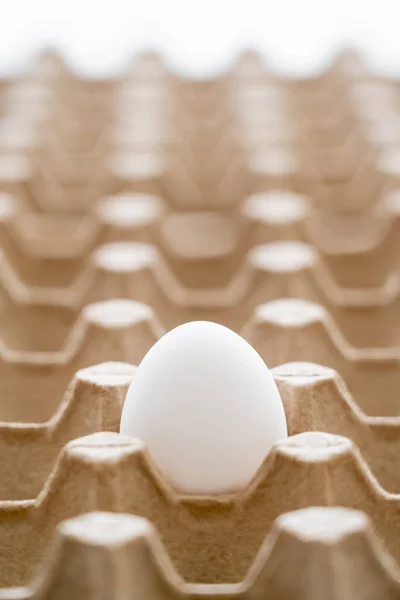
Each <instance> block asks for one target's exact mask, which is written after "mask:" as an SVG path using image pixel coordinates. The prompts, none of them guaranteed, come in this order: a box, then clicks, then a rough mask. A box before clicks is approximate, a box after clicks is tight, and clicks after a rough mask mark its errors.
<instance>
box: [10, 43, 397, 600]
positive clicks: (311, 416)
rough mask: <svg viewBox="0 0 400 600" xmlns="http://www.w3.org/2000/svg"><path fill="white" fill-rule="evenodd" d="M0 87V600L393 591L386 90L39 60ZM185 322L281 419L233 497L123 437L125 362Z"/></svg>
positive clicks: (352, 78) (393, 214) (392, 291)
mask: <svg viewBox="0 0 400 600" xmlns="http://www.w3.org/2000/svg"><path fill="white" fill-rule="evenodd" d="M0 88H1V89H0V189H1V192H2V196H1V198H0V209H1V220H0V245H1V249H2V253H1V269H0V308H1V312H0V374H1V377H0V380H1V381H2V382H3V384H2V385H0V421H1V422H0V447H1V456H2V457H3V459H2V461H0V542H1V547H2V548H3V551H2V552H0V587H3V588H6V589H4V590H0V599H1V598H4V599H5V598H10V599H11V598H17V597H18V598H21V599H22V598H28V597H29V598H35V597H36V598H47V597H48V598H52V599H54V598H63V597H70V596H71V597H72V596H74V597H75V596H76V597H77V598H79V597H81V596H82V594H83V595H85V597H87V594H88V593H90V594H91V595H93V597H100V595H104V594H106V595H107V597H109V598H110V599H112V598H118V597H122V595H123V596H124V597H133V596H134V595H135V594H137V589H140V590H141V595H142V596H146V594H148V595H149V597H150V596H157V597H159V598H160V599H162V598H164V597H165V598H167V597H168V598H171V597H178V596H179V597H181V598H182V596H183V597H185V596H190V597H191V598H193V597H194V596H212V597H219V596H224V597H225V598H226V597H227V596H228V597H231V596H232V598H233V597H237V596H241V597H244V598H250V597H251V598H254V597H260V598H261V597H262V598H266V599H267V600H269V599H271V600H272V599H274V600H278V599H283V600H286V599H287V600H301V599H303V598H307V599H309V598H311V597H314V596H315V597H319V598H321V597H322V598H327V599H328V598H332V600H333V599H335V600H336V598H339V597H340V598H342V597H343V595H344V594H345V593H347V594H348V595H349V597H350V596H351V597H352V598H353V597H354V598H355V599H357V600H358V598H360V600H361V599H367V598H368V600H370V599H372V598H380V599H381V598H382V599H383V600H386V598H387V599H388V600H389V599H390V600H391V599H392V598H398V597H400V592H399V589H400V587H399V581H400V576H399V570H398V569H399V568H400V567H399V566H398V564H399V561H400V545H399V542H398V539H399V531H398V525H397V521H398V519H397V513H398V510H399V499H400V495H399V494H400V480H399V477H398V475H397V472H398V458H397V457H398V454H399V452H398V450H399V449H398V447H397V446H398V444H397V437H398V428H399V424H398V419H399V416H398V415H399V414H400V412H399V401H398V397H397V396H398V394H397V390H398V384H399V381H398V378H399V376H398V373H397V372H398V371H399V368H398V367H399V364H398V363H399V358H400V354H399V348H400V343H399V331H398V327H397V325H396V323H397V321H398V319H397V307H398V297H399V296H400V294H399V291H398V286H399V284H398V259H397V253H398V250H399V248H398V246H399V242H398V228H399V223H398V222H399V219H398V207H399V202H398V191H397V189H398V184H399V183H400V182H399V181H398V171H397V170H396V144H397V143H398V139H399V140H400V136H399V138H397V137H396V135H397V134H396V131H397V132H398V131H399V128H398V127H397V126H396V123H397V120H398V116H397V104H396V103H397V95H398V84H397V82H394V81H389V80H386V79H384V78H382V77H378V76H376V75H374V74H373V73H372V72H371V71H370V70H369V68H368V65H366V64H365V63H363V61H362V60H361V59H360V57H358V56H357V55H354V54H353V55H352V54H343V55H342V56H341V57H339V58H338V59H337V60H336V61H335V63H334V64H333V65H332V66H331V68H329V69H328V70H327V71H326V73H325V74H323V75H321V76H318V77H316V78H314V79H309V80H302V81H296V80H288V79H285V78H281V77H279V76H278V75H277V74H276V73H273V72H272V71H270V70H269V69H268V68H267V67H266V65H265V64H264V63H263V62H262V61H261V60H260V58H259V57H258V56H257V55H256V54H252V53H247V54H244V55H242V56H241V57H240V58H239V59H238V60H237V61H236V63H235V64H234V65H233V66H232V68H231V69H230V70H229V71H227V72H226V73H225V74H223V75H221V76H220V77H218V78H216V79H214V80H210V81H203V82H193V81H190V80H185V79H184V78H183V77H181V76H178V75H177V74H176V73H174V72H173V71H172V70H171V69H169V68H168V67H167V65H166V63H165V62H164V61H163V60H162V58H161V57H159V56H157V55H155V54H151V53H148V54H146V55H142V56H141V57H139V58H138V59H137V60H136V61H134V62H133V63H132V64H130V65H128V67H127V68H126V69H125V71H124V72H123V73H122V74H121V76H120V77H118V78H114V79H109V80H101V81H88V80H85V79H84V78H82V77H79V76H77V75H76V74H74V73H72V72H71V71H70V70H69V69H68V67H67V66H66V64H65V63H64V62H63V61H62V60H61V59H60V57H58V56H57V55H56V54H54V53H53V54H52V53H48V54H45V55H44V56H43V57H42V58H41V60H39V61H38V62H37V63H36V64H35V65H34V66H33V68H31V70H30V71H28V72H27V73H26V74H25V75H24V76H23V77H22V78H21V80H19V81H15V80H14V81H7V82H3V84H2V85H0ZM10 98H11V99H12V102H11V101H10ZM11 109H12V110H11ZM192 319H210V320H216V321H218V322H221V323H224V324H226V325H228V326H230V327H232V328H234V329H236V330H237V331H239V332H241V333H242V335H244V337H246V338H247V339H248V340H249V341H250V342H251V343H252V344H253V345H254V346H255V347H256V349H257V350H258V351H259V352H260V354H261V355H262V357H263V358H264V359H265V361H266V362H267V364H268V365H269V366H270V367H276V368H275V369H274V377H275V380H276V382H277V384H278V387H279V390H280V393H281V396H282V399H283V402H284V406H285V411H286V414H287V419H288V426H289V433H290V434H291V437H290V438H288V439H287V440H283V441H282V442H280V443H279V444H277V445H276V446H275V447H274V448H273V449H272V451H271V452H270V453H269V454H268V456H267V457H266V458H265V461H264V463H263V465H262V467H261V468H260V470H259V471H258V473H256V474H255V477H254V479H253V481H252V482H251V483H250V484H249V486H248V487H247V488H246V489H245V490H244V491H243V492H241V493H239V494H236V495H233V496H228V495H227V496H223V497H202V498H200V497H194V496H182V495H180V494H177V493H176V492H175V491H174V490H173V489H172V488H171V486H170V485H169V483H168V482H167V481H166V479H165V477H164V476H163V474H162V473H160V471H159V470H158V468H157V466H156V465H155V464H154V463H153V461H152V459H151V457H150V456H149V455H148V453H147V451H146V448H145V447H144V446H143V444H142V443H141V442H139V441H138V440H133V439H131V438H125V437H123V436H121V435H119V434H118V433H117V431H118V428H119V417H120V411H121V406H122V402H123V398H124V395H125V393H126V389H127V386H128V385H129V382H130V380H131V378H132V376H133V374H134V367H132V366H130V365H129V364H125V363H131V364H134V365H135V364H138V363H139V362H140V360H141V358H142V357H143V355H144V354H145V353H146V351H147V350H148V349H149V348H150V347H151V345H152V344H153V343H154V342H155V341H156V340H157V339H158V338H159V337H160V336H161V335H162V334H163V332H164V331H165V330H166V329H170V328H171V327H173V326H174V325H177V324H179V323H182V322H185V321H188V320H192ZM110 361H114V362H111V363H110ZM299 361H303V362H299ZM304 361H307V362H304ZM98 363H100V364H98ZM283 363H286V364H283ZM310 363H312V364H310ZM91 365H97V366H96V367H91ZM279 365H281V366H279ZM320 365H323V366H320ZM10 398H11V399H12V401H10ZM82 436H83V437H82ZM335 506H341V507H346V508H333V507H335ZM308 507H314V508H308ZM315 507H321V508H315ZM350 509H352V510H357V511H363V513H364V516H363V515H362V514H360V513H359V512H355V513H353V512H351V511H350ZM93 511H95V513H94V514H89V515H87V514H86V515H85V513H93ZM99 511H100V513H99ZM291 511H295V512H291ZM105 512H107V514H105ZM117 513H122V514H117ZM82 515H84V516H82ZM71 519H72V520H71ZM143 519H147V521H144V520H143ZM368 519H369V520H370V522H371V523H372V526H373V529H374V532H375V533H373V532H372V529H371V525H369V521H368ZM150 524H151V525H150ZM153 528H154V529H153ZM155 532H156V533H155ZM157 536H158V537H157ZM160 540H161V541H160ZM53 544H54V545H53ZM333 557H334V558H333ZM338 557H340V559H341V560H338ZM283 565H285V567H284V566H283ZM316 565H318V568H316ZM338 565H339V566H340V568H339V566H338ZM283 568H285V571H283ZM110 573H111V574H112V575H110ZM350 574H351V575H350ZM140 578H142V579H140ZM139 586H140V587H139ZM328 594H331V595H330V596H329V595H328Z"/></svg>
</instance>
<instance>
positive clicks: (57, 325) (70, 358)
mask: <svg viewBox="0 0 400 600" xmlns="http://www.w3.org/2000/svg"><path fill="white" fill-rule="evenodd" d="M12 316H13V315H10V317H12ZM24 316H25V317H26V315H24V313H20V314H18V313H17V314H16V315H15V314H14V322H12V324H11V329H10V331H8V338H9V339H10V340H11V341H13V342H14V344H13V347H12V346H10V345H7V344H6V343H5V341H4V339H2V342H1V345H0V374H1V377H0V379H1V382H2V383H1V385H0V396H1V399H2V401H1V403H0V420H1V421H2V422H7V423H9V422H17V421H18V422H23V423H39V422H41V423H43V422H45V421H48V420H49V419H51V418H52V417H53V415H54V413H55V412H56V410H57V408H58V407H59V404H60V402H61V399H62V395H63V394H64V392H65V390H66V388H67V385H68V383H69V381H70V380H71V379H72V377H73V376H74V374H75V372H76V371H78V370H80V369H82V368H84V367H87V366H90V365H93V364H97V363H100V362H104V361H109V360H114V361H128V362H131V363H133V364H138V363H139V362H140V360H141V359H142V357H143V356H144V354H146V352H147V351H148V350H149V349H150V347H151V346H152V345H153V344H154V343H155V341H156V340H157V339H158V338H159V337H160V336H161V335H162V334H163V333H164V330H163V328H162V327H161V326H160V324H159V322H158V319H157V318H156V317H155V316H154V313H153V312H152V310H151V309H150V308H149V307H148V306H146V305H143V304H141V303H140V302H135V301H133V300H124V299H121V300H115V299H114V300H110V301H105V302H100V303H95V304H91V305H88V306H87V307H85V308H84V309H83V310H82V311H81V312H80V313H79V314H78V316H77V319H76V320H75V321H74V322H73V323H72V326H71V327H69V325H70V323H69V322H68V323H67V324H68V327H66V325H65V324H64V323H63V322H62V316H63V315H60V314H59V313H58V314H57V315H56V316H54V314H53V315H52V313H51V311H50V310H49V308H48V307H46V308H45V310H41V311H36V312H35V313H34V314H31V315H30V317H31V319H30V321H28V323H27V322H26V321H25V322H24V321H23V317H24ZM51 317H53V318H51ZM17 323H19V327H18V328H16V324H17ZM3 327H5V324H4V323H3ZM4 337H5V336H4V335H3V338H4ZM10 394H12V402H10Z"/></svg>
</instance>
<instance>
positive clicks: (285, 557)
mask: <svg viewBox="0 0 400 600" xmlns="http://www.w3.org/2000/svg"><path fill="white" fill-rule="evenodd" d="M52 552H53V556H52V558H51V560H49V561H48V563H47V564H46V567H47V568H45V569H43V571H42V573H40V576H39V577H38V578H37V579H36V580H35V581H34V582H32V583H31V585H30V586H29V587H28V588H24V589H21V590H18V598H20V599H21V600H25V599H26V600H27V599H28V598H35V599H36V598H41V599H43V600H45V599H47V598H48V599H50V598H51V599H53V598H59V597H60V598H61V597H74V598H76V599H77V600H81V599H82V600H83V599H84V598H86V597H87V594H88V593H89V594H90V595H92V596H93V597H100V596H101V595H106V597H107V598H110V600H117V599H118V598H121V597H122V596H125V597H130V598H131V597H132V598H133V597H135V594H136V593H137V592H136V591H137V589H138V588H139V589H140V590H141V595H142V597H143V598H151V597H153V598H155V597H156V598H159V599H160V600H167V599H168V600H170V599H178V598H198V599H200V598H204V597H207V598H212V599H213V600H218V599H219V598H229V599H232V600H233V599H234V598H238V599H239V598H242V599H243V600H245V599H247V598H256V599H257V598H265V599H267V600H303V599H305V598H321V597H323V598H326V600H339V599H340V598H342V597H343V594H347V595H349V597H351V598H354V600H372V599H373V598H381V599H382V600H396V599H397V598H399V597H400V583H399V573H398V570H397V568H396V566H395V565H394V564H393V560H392V558H391V557H390V556H389V555H388V554H387V552H386V551H385V550H384V549H383V548H382V545H381V543H380V541H379V539H378V538H377V536H376V534H375V532H374V529H373V527H372V525H371V522H370V520H369V519H368V518H367V517H366V515H365V514H363V513H362V512H360V511H356V510H349V509H345V508H327V507H315V508H309V509H303V510H298V511H293V512H290V513H286V514H284V515H282V516H280V517H278V518H277V519H276V520H275V522H274V524H273V527H272V529H271V532H270V534H268V535H267V536H266V537H265V539H264V541H263V543H262V546H261V548H260V550H259V551H258V553H257V555H256V558H255V559H254V562H253V564H252V566H251V567H250V569H249V571H248V573H247V574H246V577H245V579H244V580H243V582H241V583H237V584H231V585H228V586H226V585H224V584H222V585H221V584H220V585H218V584H193V583H187V582H185V580H184V579H183V578H182V577H181V575H180V574H179V572H178V571H177V570H176V568H175V566H174V564H172V563H171V560H170V558H169V555H168V552H167V551H166V549H165V546H164V544H163V542H162V540H161V539H160V536H159V535H158V532H157V531H156V530H155V529H154V527H153V526H152V525H151V523H149V522H148V521H147V520H146V519H143V518H140V517H134V516H131V515H127V514H120V515H117V514H114V513H107V512H92V513H88V514H85V515H83V516H80V517H76V518H73V519H69V520H66V521H63V522H62V523H61V524H60V525H59V526H58V528H57V531H56V534H55V539H54V541H53V543H52ZM72 574H73V575H72ZM15 597H16V596H15V591H14V590H10V591H9V590H1V591H0V598H1V599H2V600H11V599H12V598H13V599H14V598H15Z"/></svg>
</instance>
